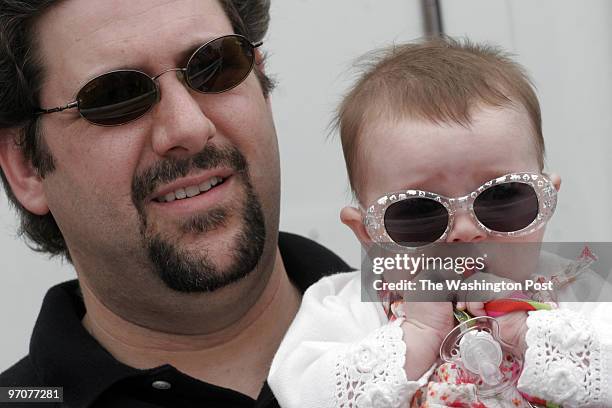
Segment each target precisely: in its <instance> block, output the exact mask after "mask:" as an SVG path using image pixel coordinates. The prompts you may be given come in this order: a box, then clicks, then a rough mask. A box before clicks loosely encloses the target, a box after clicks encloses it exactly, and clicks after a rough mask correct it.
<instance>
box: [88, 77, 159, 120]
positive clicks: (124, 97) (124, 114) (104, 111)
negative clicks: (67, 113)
mask: <svg viewBox="0 0 612 408" xmlns="http://www.w3.org/2000/svg"><path fill="white" fill-rule="evenodd" d="M156 100H157V89H156V87H155V83H154V82H153V80H152V79H151V78H149V77H148V76H146V75H145V74H143V73H141V72H136V71H117V72H109V73H108V74H104V75H102V76H99V77H98V78H95V79H93V80H91V81H90V82H88V83H87V85H85V86H84V87H83V88H81V90H80V91H79V94H78V95H77V101H78V103H79V111H80V112H81V115H82V116H83V117H84V118H85V119H87V120H88V121H90V122H92V123H96V124H98V125H105V126H111V125H120V124H123V123H127V122H129V121H131V120H134V119H137V118H139V117H141V116H142V115H144V114H145V113H146V112H147V111H148V110H149V109H150V108H151V106H153V104H154V103H155V101H156Z"/></svg>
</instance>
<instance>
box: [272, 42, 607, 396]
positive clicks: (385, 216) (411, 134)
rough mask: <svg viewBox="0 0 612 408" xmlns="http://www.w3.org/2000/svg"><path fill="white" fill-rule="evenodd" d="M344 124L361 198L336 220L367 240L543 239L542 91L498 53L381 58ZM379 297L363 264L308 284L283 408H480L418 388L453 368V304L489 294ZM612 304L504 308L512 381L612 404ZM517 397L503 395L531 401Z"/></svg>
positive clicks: (280, 365)
mask: <svg viewBox="0 0 612 408" xmlns="http://www.w3.org/2000/svg"><path fill="white" fill-rule="evenodd" d="M337 124H338V127H339V129H340V135H341V140H342V147H343V151H344V156H345V160H346V166H347V170H348V174H349V180H350V184H351V188H352V190H353V192H354V194H355V197H356V199H357V200H358V202H359V204H360V205H359V208H353V207H346V208H344V209H342V211H341V215H340V217H341V220H342V222H343V223H344V224H346V225H347V226H348V227H349V228H350V229H351V230H352V231H353V232H354V234H355V236H356V237H357V238H358V240H359V241H360V243H361V245H362V246H363V247H364V249H366V250H367V249H369V248H372V247H375V246H380V245H386V246H391V247H393V246H397V248H398V249H399V250H402V249H408V250H412V249H420V248H428V247H430V246H431V245H434V244H436V243H500V244H501V243H520V242H524V243H538V242H541V241H542V237H543V234H544V228H543V227H544V226H545V224H546V222H547V221H548V219H549V218H550V217H551V216H552V214H553V212H554V207H555V203H556V192H557V191H558V190H559V187H560V184H561V180H560V178H559V176H557V175H555V174H550V175H546V174H544V173H543V172H542V171H543V167H544V140H543V136H542V129H541V117H540V108H539V103H538V100H537V98H536V96H535V93H534V91H533V89H532V87H531V85H530V82H529V80H528V78H527V76H526V75H525V73H524V71H523V70H522V68H521V67H520V66H519V65H517V64H516V63H514V62H513V61H512V60H510V59H509V58H508V57H507V56H506V55H505V54H504V53H503V52H501V51H500V50H498V49H496V48H492V47H488V46H479V45H474V44H471V43H469V42H467V41H465V42H457V41H454V40H451V39H439V40H438V39H436V40H426V41H422V42H419V43H414V44H406V45H399V46H395V47H393V48H391V49H389V50H385V51H383V52H380V53H377V54H376V56H375V58H374V61H373V62H372V64H370V65H369V67H368V68H366V70H365V72H364V73H363V75H362V76H361V78H360V79H359V80H358V81H357V83H356V85H355V86H354V88H353V89H352V90H351V91H350V92H349V93H348V95H347V96H346V97H345V98H344V101H343V102H342V104H341V106H340V109H339V111H338V117H337ZM492 263H493V264H491V263H490V262H488V264H487V268H492V269H495V265H494V262H493V261H492ZM499 266H500V268H501V267H503V265H501V264H500V265H499ZM501 275H502V276H504V274H503V273H502V274H501ZM383 306H385V305H384V304H383V303H381V302H363V301H362V292H361V276H360V274H359V273H358V272H355V273H348V274H338V275H333V276H330V277H327V278H324V279H322V280H321V281H319V282H318V283H316V284H315V285H313V286H312V287H311V288H310V289H309V290H308V291H307V292H306V293H305V295H304V298H303V302H302V306H301V308H300V310H299V312H298V314H297V316H296V318H295V320H294V322H293V324H292V326H291V328H290V329H289V331H288V332H287V335H286V336H285V338H284V340H283V343H282V344H281V346H280V348H279V350H278V352H277V354H276V356H275V358H274V361H273V363H272V367H271V370H270V376H269V380H268V381H269V384H270V386H271V388H272V390H273V392H274V394H275V395H276V397H277V399H278V401H279V402H280V405H281V406H282V407H284V408H294V407H295V408H308V407H312V408H326V407H353V408H354V407H359V408H362V407H408V406H411V403H412V404H415V401H416V400H417V399H419V402H417V403H416V404H417V406H438V407H440V406H486V405H482V404H481V402H480V401H470V404H471V405H470V404H468V403H464V401H459V402H457V401H455V402H453V401H451V400H448V399H446V400H445V399H444V398H441V399H435V398H434V397H435V396H432V398H431V399H429V400H428V399H427V398H426V397H427V396H426V395H423V390H424V389H425V390H427V388H424V387H426V386H427V385H428V383H429V384H430V385H431V384H432V383H433V382H434V381H439V380H440V377H441V375H443V374H444V373H441V372H440V371H437V372H436V373H435V375H434V371H436V368H437V367H439V360H438V358H439V352H440V346H441V344H442V342H443V340H444V338H445V336H447V334H448V333H449V332H451V330H452V329H453V327H454V325H455V322H454V317H453V316H454V315H453V310H454V306H455V307H458V308H459V309H463V308H466V307H467V309H468V311H470V312H471V313H472V314H473V315H483V314H485V313H486V310H485V309H486V307H485V304H484V303H482V302H470V303H468V304H467V305H466V304H464V303H463V302H459V303H458V304H455V305H453V304H452V303H450V302H406V303H404V304H403V305H402V307H401V309H402V313H401V314H399V315H397V316H395V317H396V318H392V319H389V314H388V313H386V312H388V311H389V308H388V307H387V309H386V310H385V307H383ZM386 306H389V305H388V304H387V305H386ZM571 308H574V309H580V313H578V312H576V311H572V310H570V309H571ZM531 310H533V309H531ZM611 312H612V308H611V307H610V306H608V305H607V304H603V303H601V304H599V303H589V304H578V303H573V304H568V305H565V306H564V305H563V304H562V305H561V307H560V308H558V309H555V310H536V311H530V312H529V314H528V313H527V312H526V311H524V310H517V311H513V312H511V313H507V314H505V315H503V316H499V318H498V322H499V325H500V337H501V340H503V341H504V342H506V343H507V344H511V345H514V346H515V348H514V351H515V352H517V353H520V354H521V356H520V357H521V358H522V359H523V360H524V362H523V368H522V371H521V373H520V378H519V380H518V389H519V390H520V391H521V392H522V393H524V395H529V396H530V397H534V398H537V400H542V401H546V402H547V403H549V404H562V405H563V406H564V407H573V406H580V407H587V406H593V407H595V406H597V407H602V406H612V387H609V386H608V385H607V379H608V378H612V349H611V348H612V336H611V334H612V326H611V325H610V324H608V323H607V320H606V319H608V316H609V314H610V313H611ZM516 395H517V397H516V398H517V399H516V401H514V400H512V401H507V403H508V405H506V406H529V405H528V403H527V402H526V401H525V400H524V399H523V397H522V394H519V393H518V392H517V393H516ZM444 401H446V402H444ZM461 404H463V405H461ZM478 404H481V405H478Z"/></svg>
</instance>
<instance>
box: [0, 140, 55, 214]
mask: <svg viewBox="0 0 612 408" xmlns="http://www.w3.org/2000/svg"><path fill="white" fill-rule="evenodd" d="M15 135H16V130H14V129H1V130H0V167H1V168H2V171H3V172H4V176H5V177H6V179H7V181H8V184H9V186H10V188H11V190H12V192H13V194H14V195H15V197H16V198H17V200H18V201H19V202H20V203H21V205H23V206H24V207H25V209H26V210H28V211H29V212H31V213H33V214H36V215H45V214H47V213H48V212H49V207H48V205H47V197H46V195H45V191H44V188H43V183H42V178H41V177H40V176H39V175H38V172H37V171H36V169H35V168H34V166H33V165H32V162H31V161H30V160H28V159H27V158H26V157H25V156H24V154H23V150H22V149H21V147H19V146H18V145H17V143H16V142H15V140H16V139H15Z"/></svg>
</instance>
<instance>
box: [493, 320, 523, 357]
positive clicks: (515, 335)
mask: <svg viewBox="0 0 612 408" xmlns="http://www.w3.org/2000/svg"><path fill="white" fill-rule="evenodd" d="M497 322H498V323H499V336H500V337H501V339H502V340H503V341H504V342H505V343H506V344H508V345H509V346H512V350H513V352H514V353H515V354H516V355H519V356H524V355H525V351H526V350H527V342H526V341H525V336H526V335H527V312H525V311H523V310H520V311H516V312H512V313H508V314H505V315H503V316H500V317H498V318H497Z"/></svg>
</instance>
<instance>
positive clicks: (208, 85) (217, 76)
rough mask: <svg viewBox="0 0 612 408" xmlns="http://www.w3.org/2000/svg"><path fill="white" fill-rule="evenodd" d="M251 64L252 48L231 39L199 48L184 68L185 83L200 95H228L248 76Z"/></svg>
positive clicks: (245, 43) (236, 38)
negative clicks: (185, 70) (185, 72)
mask: <svg viewBox="0 0 612 408" xmlns="http://www.w3.org/2000/svg"><path fill="white" fill-rule="evenodd" d="M254 61H255V52H254V49H253V45H251V43H250V42H249V41H247V40H246V39H245V38H243V37H240V36H235V35H229V36H226V37H221V38H217V39H216V40H213V41H211V42H210V43H208V44H206V45H204V46H202V48H200V49H199V50H197V51H196V52H195V54H194V55H193V56H192V57H191V59H190V60H189V63H188V64H187V82H188V83H189V85H190V86H191V87H192V88H193V89H195V90H197V91H199V92H203V93H219V92H225V91H228V90H230V89H232V88H234V87H235V86H237V85H239V84H240V83H241V82H242V81H244V79H245V78H246V77H247V76H248V75H249V73H250V72H251V69H252V68H253V63H254Z"/></svg>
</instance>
